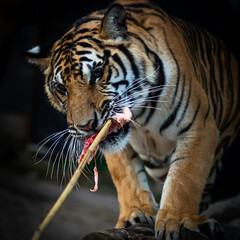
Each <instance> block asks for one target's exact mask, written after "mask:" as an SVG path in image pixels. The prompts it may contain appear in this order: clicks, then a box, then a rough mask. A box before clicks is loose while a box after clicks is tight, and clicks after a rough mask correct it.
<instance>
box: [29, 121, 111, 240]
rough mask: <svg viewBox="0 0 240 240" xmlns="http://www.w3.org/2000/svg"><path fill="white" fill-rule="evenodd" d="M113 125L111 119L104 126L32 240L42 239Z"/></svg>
mask: <svg viewBox="0 0 240 240" xmlns="http://www.w3.org/2000/svg"><path fill="white" fill-rule="evenodd" d="M111 124H112V120H111V119H109V120H108V121H107V122H106V124H105V125H104V126H103V128H102V129H101V131H100V132H99V134H98V135H97V137H96V138H95V139H94V141H93V142H92V144H91V145H90V147H89V149H88V150H87V152H86V154H85V155H84V157H83V159H82V161H81V162H80V163H79V165H78V168H77V169H76V171H75V173H74V174H73V176H72V178H71V179H70V181H69V183H68V185H67V186H66V188H65V189H64V191H63V192H62V194H61V195H60V197H59V198H58V199H57V201H56V202H55V204H54V205H53V207H52V208H51V210H50V211H49V213H48V214H47V216H46V217H45V218H44V220H43V221H42V223H41V224H40V225H39V227H38V229H37V230H36V231H35V233H34V235H33V237H32V240H38V239H40V238H41V236H42V234H43V232H44V230H45V229H46V227H47V226H48V225H49V223H50V222H51V221H52V220H53V218H54V217H55V216H56V214H57V213H58V211H59V210H60V208H61V207H62V205H63V203H64V202H65V200H66V199H67V197H68V196H69V194H70V193H71V191H72V189H73V188H74V186H75V185H76V183H77V181H78V179H79V177H80V175H81V173H82V171H83V169H84V167H85V166H86V164H87V162H88V159H89V157H90V156H91V154H92V153H93V151H94V150H95V148H96V147H97V145H98V144H99V142H100V141H101V139H102V138H103V136H104V135H105V133H106V132H107V131H108V129H109V127H110V126H111Z"/></svg>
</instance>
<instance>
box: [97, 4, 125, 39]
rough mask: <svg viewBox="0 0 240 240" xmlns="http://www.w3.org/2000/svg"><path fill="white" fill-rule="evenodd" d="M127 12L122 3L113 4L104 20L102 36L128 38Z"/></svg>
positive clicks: (106, 37)
mask: <svg viewBox="0 0 240 240" xmlns="http://www.w3.org/2000/svg"><path fill="white" fill-rule="evenodd" d="M126 16H127V13H126V11H125V10H124V8H123V7H122V6H121V5H120V4H113V5H112V6H111V7H110V8H109V9H108V10H107V12H106V13H105V16H104V18H103V20H102V24H101V30H100V36H101V38H103V39H116V38H118V37H121V38H122V39H126V37H127V26H126Z"/></svg>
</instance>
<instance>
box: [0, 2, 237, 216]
mask: <svg viewBox="0 0 240 240" xmlns="http://www.w3.org/2000/svg"><path fill="white" fill-rule="evenodd" d="M111 2H112V1H96V0H95V1H93V0H88V1H82V0H78V1H76V0H67V1H63V2H61V1H45V0H44V1H40V0H39V1H38V0H35V1H34V0H25V1H17V0H1V1H0V54H1V58H0V61H1V64H0V169H1V171H10V172H11V171H14V172H17V173H18V174H23V173H25V172H26V169H27V171H36V169H37V168H38V167H37V166H36V167H34V168H33V169H31V170H29V164H30V165H33V162H34V160H33V159H31V158H29V159H27V161H28V163H27V164H26V163H22V162H20V161H18V158H19V156H22V155H21V154H22V153H23V152H26V151H28V152H30V153H31V154H34V152H35V151H36V148H35V144H36V143H38V142H40V141H41V140H42V139H43V138H45V137H47V136H49V135H50V134H51V133H53V132H56V131H60V130H63V129H65V128H66V122H65V116H63V115H62V114H60V113H57V111H56V110H54V109H53V108H52V107H51V106H50V104H49V102H48V100H47V97H46V95H45V93H44V90H43V85H44V78H43V75H42V74H41V73H40V71H39V70H38V69H37V68H36V67H35V66H31V65H29V64H28V63H27V62H26V61H25V60H24V58H23V57H22V53H23V52H24V51H26V50H28V49H30V48H32V47H33V46H35V45H39V44H49V43H54V42H55V41H56V40H57V39H58V38H60V37H61V36H62V35H63V34H64V33H65V32H66V31H67V30H68V29H69V28H70V26H71V25H72V23H73V22H74V21H75V20H76V19H78V18H80V17H82V16H84V15H86V14H87V13H89V12H91V11H94V10H99V9H102V8H105V7H107V6H108V5H109V4H110V3H111ZM155 2H157V3H160V6H162V7H163V9H165V10H166V11H167V12H168V13H170V14H173V15H176V16H178V17H181V18H183V19H186V20H188V21H189V22H192V23H194V24H196V25H198V26H200V27H201V28H204V29H206V30H208V31H209V32H211V33H212V34H213V35H215V36H216V37H219V38H221V39H223V40H224V41H225V43H226V44H227V45H228V47H229V48H230V49H231V50H232V52H233V53H234V54H235V55H236V56H237V57H238V59H239V57H240V47H239V42H240V36H239V30H240V0H221V1H215V0H213V1H209V0H208V1H206V0H194V1H193V0H162V1H155ZM239 147H240V138H238V139H237V140H236V141H235V143H234V144H233V146H232V147H231V148H230V149H229V151H228V153H227V154H226V155H225V158H224V163H223V166H224V168H223V171H222V173H221V175H220V176H219V178H218V180H217V185H216V187H215V189H214V194H213V196H214V197H213V198H214V200H217V199H222V198H226V197H229V196H232V195H235V194H237V193H239V192H240V174H239V169H240V157H239ZM25 164H26V165H27V166H26V167H25ZM0 188H1V185H0ZM0 197H1V196H0ZM0 214H1V213H0Z"/></svg>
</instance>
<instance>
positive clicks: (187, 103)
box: [176, 79, 192, 126]
mask: <svg viewBox="0 0 240 240" xmlns="http://www.w3.org/2000/svg"><path fill="white" fill-rule="evenodd" d="M191 90H192V79H191V81H190V86H189V91H188V98H187V101H186V104H185V107H184V109H183V112H182V115H181V117H180V118H179V120H178V121H177V123H176V125H177V126H179V124H180V123H181V121H182V120H183V119H184V117H185V115H186V112H187V109H188V106H189V102H190V97H191V92H192V91H191Z"/></svg>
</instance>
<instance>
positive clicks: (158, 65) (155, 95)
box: [143, 54, 165, 126]
mask: <svg viewBox="0 0 240 240" xmlns="http://www.w3.org/2000/svg"><path fill="white" fill-rule="evenodd" d="M154 58H155V61H154V67H155V71H156V70H157V69H158V75H157V77H156V84H155V85H154V86H153V87H158V86H161V85H163V84H164V83H165V75H164V69H163V63H162V60H161V59H160V58H159V57H158V56H157V55H156V54H154ZM161 92H162V88H159V90H157V91H154V92H151V88H150V89H149V94H148V97H147V99H151V102H150V105H151V108H150V109H149V113H148V115H147V117H146V119H145V120H144V123H143V126H146V125H147V124H148V122H149V120H150V119H151V117H152V116H153V114H154V112H155V108H156V106H157V103H158V99H159V96H160V95H161Z"/></svg>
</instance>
